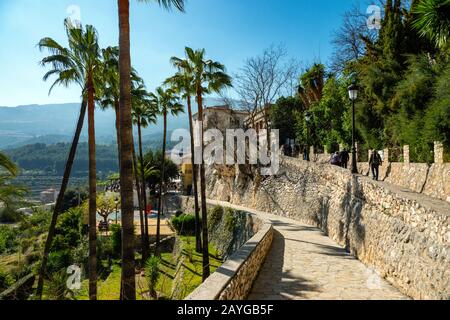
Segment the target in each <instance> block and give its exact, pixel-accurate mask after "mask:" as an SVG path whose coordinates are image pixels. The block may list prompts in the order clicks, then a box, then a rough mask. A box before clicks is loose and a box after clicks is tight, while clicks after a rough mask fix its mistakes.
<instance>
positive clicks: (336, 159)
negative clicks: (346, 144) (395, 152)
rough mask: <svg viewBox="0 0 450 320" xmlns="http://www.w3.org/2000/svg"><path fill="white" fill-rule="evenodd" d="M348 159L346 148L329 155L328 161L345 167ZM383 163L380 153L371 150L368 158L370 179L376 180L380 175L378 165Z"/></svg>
mask: <svg viewBox="0 0 450 320" xmlns="http://www.w3.org/2000/svg"><path fill="white" fill-rule="evenodd" d="M349 161H350V154H349V152H348V151H347V150H344V151H341V152H338V151H336V152H335V153H334V154H333V155H332V156H331V161H330V163H331V164H332V165H335V166H339V167H342V168H345V169H347V167H348V162H349ZM381 165H383V160H382V159H381V156H380V154H379V153H378V152H377V151H376V150H373V149H372V150H371V156H370V159H369V166H370V168H371V170H372V179H373V180H376V181H378V178H379V175H380V166H381Z"/></svg>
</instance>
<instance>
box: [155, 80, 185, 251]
mask: <svg viewBox="0 0 450 320" xmlns="http://www.w3.org/2000/svg"><path fill="white" fill-rule="evenodd" d="M153 104H154V106H155V108H156V109H157V110H158V111H159V113H160V114H161V115H162V116H163V121H164V134H163V148H162V159H161V181H160V183H159V201H158V219H157V225H156V249H155V251H156V254H158V255H159V244H160V241H161V232H160V226H161V213H162V210H163V191H164V188H163V187H164V182H165V163H166V142H167V116H168V115H169V114H171V115H173V116H177V115H178V114H180V113H182V112H184V107H183V105H182V104H180V103H179V97H178V96H177V95H176V94H175V91H174V90H173V89H171V88H169V89H167V90H164V89H163V88H161V87H159V88H157V89H156V94H154V95H153Z"/></svg>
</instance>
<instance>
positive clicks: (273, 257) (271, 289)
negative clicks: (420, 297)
mask: <svg viewBox="0 0 450 320" xmlns="http://www.w3.org/2000/svg"><path fill="white" fill-rule="evenodd" d="M211 203H217V204H221V205H224V206H229V207H233V208H235V209H238V210H243V211H247V212H251V213H254V214H257V215H258V216H261V217H262V218H264V219H267V220H270V221H272V223H273V225H274V228H275V237H274V240H273V243H272V248H271V250H270V252H269V254H268V257H267V259H266V261H265V263H264V265H263V267H262V270H261V272H260V274H259V276H258V278H257V280H256V283H255V284H254V287H253V290H252V292H251V294H250V296H249V299H250V300H266V299H267V300H293V299H295V300H302V299H318V300H341V299H343V300H371V299H374V300H391V299H408V297H406V296H404V295H403V294H402V293H400V292H399V291H398V290H397V289H396V288H394V287H393V286H392V285H390V284H389V283H387V282H386V281H385V280H383V279H381V278H380V277H379V276H378V275H377V273H376V272H374V271H373V270H370V269H369V268H367V267H366V266H365V265H364V264H363V263H361V262H360V261H358V260H357V259H356V258H354V257H352V256H351V255H349V254H348V253H347V252H346V251H345V250H344V249H343V248H341V247H340V246H339V245H337V244H336V243H335V242H334V241H332V240H331V239H330V238H328V237H327V236H325V235H324V234H323V233H322V232H321V231H320V230H319V229H317V228H314V227H310V226H307V225H304V224H301V223H299V222H296V221H294V220H291V219H287V218H282V217H279V216H274V215H268V214H266V213H263V212H258V211H255V210H250V209H248V208H244V207H240V206H234V205H230V204H228V203H224V202H217V201H211Z"/></svg>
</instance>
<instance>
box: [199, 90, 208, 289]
mask: <svg viewBox="0 0 450 320" xmlns="http://www.w3.org/2000/svg"><path fill="white" fill-rule="evenodd" d="M197 103H198V116H199V119H200V147H201V148H200V149H201V152H200V155H201V161H202V162H201V164H200V189H201V191H200V194H201V205H202V236H203V239H202V240H203V248H202V251H203V273H202V280H203V282H204V281H206V279H208V278H209V275H210V270H209V243H208V211H207V208H206V176H205V164H204V163H203V153H204V147H205V146H204V132H203V97H202V92H201V90H197Z"/></svg>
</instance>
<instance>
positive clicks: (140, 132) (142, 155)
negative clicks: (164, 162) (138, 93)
mask: <svg viewBox="0 0 450 320" xmlns="http://www.w3.org/2000/svg"><path fill="white" fill-rule="evenodd" d="M141 129H142V128H141V119H140V118H139V119H138V135H139V161H140V163H141V182H142V184H141V188H142V195H141V197H142V203H143V204H144V219H145V245H146V248H145V253H146V254H145V255H144V254H143V256H142V258H143V260H144V263H145V262H146V261H147V259H148V254H147V253H148V245H149V242H150V241H149V238H148V215H147V193H146V191H145V174H144V154H143V152H142V130H141Z"/></svg>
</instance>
